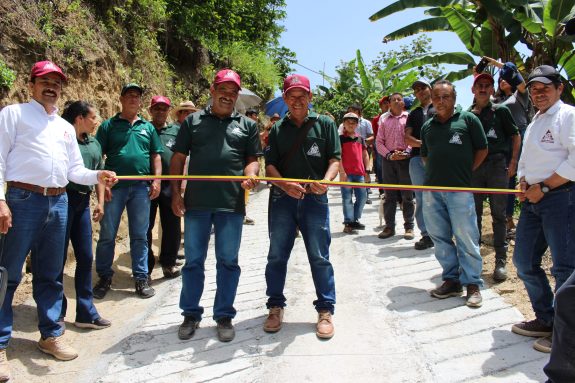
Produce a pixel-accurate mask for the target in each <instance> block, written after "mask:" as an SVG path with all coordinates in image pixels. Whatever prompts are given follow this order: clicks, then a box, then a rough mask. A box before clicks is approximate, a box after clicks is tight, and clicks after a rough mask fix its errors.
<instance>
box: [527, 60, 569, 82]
mask: <svg viewBox="0 0 575 383" xmlns="http://www.w3.org/2000/svg"><path fill="white" fill-rule="evenodd" d="M534 82H541V83H543V84H551V83H560V82H561V75H560V74H559V72H557V69H555V68H553V67H552V66H550V65H541V66H538V67H537V68H535V69H533V71H532V72H531V73H530V74H529V77H528V79H527V85H531V83H534Z"/></svg>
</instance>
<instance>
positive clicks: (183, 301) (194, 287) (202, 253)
mask: <svg viewBox="0 0 575 383" xmlns="http://www.w3.org/2000/svg"><path fill="white" fill-rule="evenodd" d="M243 222H244V215H243V214H241V213H232V212H223V211H216V212H212V211H207V210H188V211H186V213H185V215H184V252H185V255H186V264H185V265H184V267H183V268H182V292H181V294H180V308H181V309H182V315H184V316H189V317H192V318H194V319H195V320H197V321H200V320H201V319H202V314H203V313H204V308H203V307H202V306H200V298H201V297H202V293H203V291H204V280H205V274H204V270H205V269H204V264H205V262H206V257H207V255H208V243H209V241H210V231H211V228H212V225H213V226H214V236H215V241H216V242H215V250H216V297H215V299H214V320H216V321H217V320H218V319H221V318H233V317H235V316H236V309H235V308H234V300H235V298H236V291H237V290H238V282H239V280H240V273H241V269H240V266H239V265H238V253H239V251H240V242H241V239H242V227H243Z"/></svg>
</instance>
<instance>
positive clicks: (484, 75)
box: [473, 72, 495, 86]
mask: <svg viewBox="0 0 575 383" xmlns="http://www.w3.org/2000/svg"><path fill="white" fill-rule="evenodd" d="M481 79H487V80H489V81H491V84H492V85H493V84H495V80H494V79H493V76H492V75H490V74H489V73H486V72H483V73H480V74H477V75H475V77H474V78H473V86H475V83H476V82H477V81H479V80H481Z"/></svg>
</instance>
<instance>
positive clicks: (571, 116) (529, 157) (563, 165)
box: [517, 100, 575, 185]
mask: <svg viewBox="0 0 575 383" xmlns="http://www.w3.org/2000/svg"><path fill="white" fill-rule="evenodd" d="M553 173H557V174H559V175H560V176H561V177H563V178H567V179H569V180H571V181H575V107H573V106H571V105H567V104H564V103H563V102H562V101H561V100H559V101H557V102H556V103H555V104H553V106H551V107H550V108H549V109H548V110H547V111H546V112H545V113H541V112H537V114H536V115H535V117H533V121H531V124H529V126H528V127H527V130H526V131H525V138H524V141H523V150H522V152H521V158H520V159H519V165H518V169H517V175H518V176H519V177H525V181H527V183H528V184H530V185H532V184H535V183H538V182H541V181H543V180H545V179H547V178H548V177H549V176H551V175H552V174H553Z"/></svg>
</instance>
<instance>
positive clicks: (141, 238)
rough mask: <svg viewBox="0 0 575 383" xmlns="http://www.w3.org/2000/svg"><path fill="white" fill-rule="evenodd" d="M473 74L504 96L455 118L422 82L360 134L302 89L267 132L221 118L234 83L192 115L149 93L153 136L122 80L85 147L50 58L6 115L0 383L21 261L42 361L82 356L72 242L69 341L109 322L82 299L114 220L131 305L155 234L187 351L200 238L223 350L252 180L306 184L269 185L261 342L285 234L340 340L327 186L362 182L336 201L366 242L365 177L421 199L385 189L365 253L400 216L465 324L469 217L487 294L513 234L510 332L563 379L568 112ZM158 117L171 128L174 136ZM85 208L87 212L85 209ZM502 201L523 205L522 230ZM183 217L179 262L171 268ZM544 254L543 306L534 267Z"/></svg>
mask: <svg viewBox="0 0 575 383" xmlns="http://www.w3.org/2000/svg"><path fill="white" fill-rule="evenodd" d="M485 60H486V62H487V63H489V64H491V65H493V66H496V67H498V68H500V69H501V70H500V77H499V81H498V85H499V86H498V87H499V90H498V93H496V92H495V79H494V77H493V76H492V75H491V74H489V73H487V72H482V71H477V72H476V73H475V77H474V81H473V86H472V89H471V91H472V93H473V96H474V102H473V105H471V106H470V107H469V108H468V109H463V108H461V107H460V106H459V105H457V103H456V99H457V93H456V90H455V87H454V86H453V84H451V83H450V82H449V81H447V80H439V81H436V82H435V83H433V85H431V84H430V83H429V82H428V81H426V80H425V79H419V80H417V81H415V82H414V83H413V85H412V90H413V93H414V95H415V97H416V99H417V104H418V105H417V106H416V108H414V109H413V110H410V107H411V105H409V106H407V107H406V97H404V95H403V94H402V93H398V92H396V93H392V94H389V95H383V97H382V98H381V100H380V101H379V106H380V109H381V113H380V114H379V115H378V116H376V117H374V118H373V119H372V120H371V122H370V121H369V120H368V119H366V118H364V117H363V115H362V106H361V105H359V104H352V105H350V106H349V108H348V110H347V112H346V113H345V114H344V115H343V118H342V124H341V126H340V128H339V129H338V127H337V125H336V122H335V119H334V118H333V116H328V115H324V114H318V113H316V112H314V111H313V110H310V109H309V105H310V103H311V101H312V92H311V85H310V82H309V79H308V78H307V77H305V76H303V75H299V74H292V75H290V76H288V77H286V78H285V80H284V83H283V89H282V91H283V98H284V101H285V103H286V105H287V107H288V113H287V114H286V115H285V116H283V117H282V116H279V115H277V116H275V115H274V116H271V122H270V124H268V125H266V126H265V127H264V128H263V130H262V131H261V132H260V129H259V128H258V124H257V120H258V112H257V110H248V111H247V112H246V114H245V115H242V114H240V113H238V112H237V111H236V109H235V104H236V101H237V99H238V96H239V92H240V90H241V79H240V76H239V75H238V74H237V73H236V72H234V71H233V70H231V69H223V70H220V71H219V72H217V74H216V75H215V78H214V80H213V82H212V84H211V86H210V90H209V91H210V95H211V99H212V102H211V105H208V106H206V107H205V108H196V106H195V105H194V103H193V102H191V101H185V102H182V103H180V104H179V105H177V106H176V107H174V106H173V105H172V101H171V100H170V99H169V98H168V97H165V96H163V95H155V96H153V97H152V98H151V102H150V105H149V107H148V112H149V115H150V117H151V118H150V121H148V120H146V119H145V118H143V117H142V116H141V115H140V114H139V111H140V108H141V106H142V98H143V95H144V89H143V88H142V87H141V86H140V85H138V84H135V83H128V84H126V85H125V86H124V87H123V88H122V89H121V90H120V96H119V101H120V104H121V110H120V111H119V112H118V113H117V114H116V115H114V116H113V117H111V118H109V119H106V120H105V121H104V122H102V123H101V124H100V126H99V127H98V129H97V132H96V134H95V136H93V133H94V131H95V130H96V127H97V125H98V114H97V110H96V108H95V107H94V106H93V105H91V104H90V103H88V102H86V101H81V100H80V101H73V102H69V103H67V104H66V107H65V110H64V111H63V113H62V117H60V116H59V115H58V108H57V107H56V104H57V102H58V100H59V98H60V95H61V91H62V87H63V85H64V84H65V82H66V81H67V77H66V75H65V74H64V73H63V71H62V70H61V69H60V68H59V67H58V66H57V65H56V64H54V63H52V62H50V61H42V62H38V63H36V64H34V66H33V67H32V71H31V73H30V78H29V88H30V92H31V98H32V99H31V100H30V102H28V103H23V104H15V105H10V106H7V107H5V108H4V109H2V111H0V233H1V235H2V236H3V242H4V246H3V249H2V256H1V258H0V265H1V266H3V267H5V268H6V269H7V270H8V289H7V293H6V297H5V299H4V302H3V305H2V308H1V312H0V381H6V380H8V379H10V367H9V363H8V360H7V356H6V348H7V347H8V343H9V340H10V337H11V332H12V325H13V312H12V300H13V296H14V292H15V290H16V288H17V286H18V284H19V283H20V281H21V278H22V267H23V264H24V262H25V259H26V256H27V255H28V254H30V256H31V272H32V274H33V298H34V300H35V301H36V304H37V310H38V320H39V323H38V328H39V330H40V335H41V337H40V340H39V341H38V348H39V349H40V350H41V351H43V352H45V353H47V354H50V355H52V356H54V357H55V358H57V359H60V360H71V359H74V358H76V357H77V356H78V353H77V352H76V350H75V349H74V348H72V347H71V346H70V345H68V344H67V343H66V342H65V341H64V340H63V334H64V329H65V324H64V323H65V322H64V319H65V315H66V308H67V300H66V297H65V296H64V293H63V270H64V265H65V262H66V258H67V252H68V243H69V242H70V241H71V242H72V247H73V250H74V254H75V258H76V269H75V275H74V283H75V290H76V302H77V304H76V316H75V321H74V325H75V326H77V327H80V328H87V329H94V330H99V329H105V328H107V327H109V326H111V322H110V321H109V320H107V319H104V318H102V317H101V316H100V315H99V314H98V311H97V309H96V307H95V305H94V298H96V299H103V298H105V296H106V294H107V293H108V292H109V290H110V289H111V288H112V284H113V280H112V278H113V275H114V272H113V267H112V265H113V262H114V256H115V243H116V236H117V232H118V228H119V225H120V220H121V216H122V213H123V211H124V210H126V212H127V218H128V226H129V237H130V256H131V261H132V263H131V268H132V275H133V278H134V284H135V293H136V294H137V296H139V297H141V298H150V297H152V296H154V294H155V291H154V288H153V287H152V286H151V271H152V269H153V268H154V266H155V262H156V256H155V254H154V253H153V251H152V230H153V228H154V225H155V221H156V216H157V212H158V210H159V217H160V224H161V228H162V230H161V233H162V234H161V239H160V246H159V249H160V253H159V255H158V259H159V263H160V265H161V268H162V272H163V275H164V277H166V278H176V277H179V276H180V275H181V278H182V289H181V295H180V309H181V310H182V316H183V322H182V323H181V325H180V326H179V328H178V337H179V338H180V339H183V340H187V339H191V338H192V337H193V336H194V334H195V330H196V329H197V328H198V327H199V324H200V322H201V320H202V316H203V314H204V308H203V307H202V306H201V305H200V300H201V297H202V293H203V290H204V283H205V268H204V263H205V260H206V257H207V249H208V242H209V241H210V236H211V234H213V235H214V242H215V257H216V295H215V298H214V304H213V319H214V320H215V321H216V323H217V327H216V331H217V337H218V339H219V340H220V341H222V342H229V341H232V340H233V339H234V337H235V330H234V326H233V323H232V322H233V319H234V317H235V315H236V310H235V308H234V300H235V296H236V292H237V288H238V283H239V278H240V274H241V269H240V266H239V263H238V254H239V249H240V245H241V238H242V229H243V225H244V224H246V223H248V224H249V223H250V222H249V221H248V218H247V217H246V205H247V196H248V195H249V191H250V190H253V189H254V188H255V187H256V186H257V185H258V183H259V179H258V175H260V174H261V173H260V170H261V169H260V167H261V166H263V167H264V168H265V174H266V175H267V176H269V177H274V178H280V179H281V178H290V179H297V180H305V182H295V181H275V182H273V183H272V184H271V188H270V192H269V193H270V197H269V210H268V233H269V239H270V245H269V252H268V256H267V264H266V268H265V280H266V286H267V287H266V295H267V296H268V300H267V308H268V314H267V316H266V319H265V321H264V323H263V330H264V331H266V332H270V333H274V332H278V331H280V330H281V328H282V323H283V316H284V310H285V308H286V301H287V298H286V296H285V295H284V286H285V281H286V274H287V264H288V261H289V258H290V254H291V251H292V249H293V246H294V242H295V238H296V236H298V235H301V237H302V239H303V241H304V244H305V248H306V251H307V255H308V260H309V263H310V267H311V275H312V278H313V282H314V286H315V292H316V296H317V299H316V300H314V302H313V305H314V308H315V310H316V311H317V322H316V324H315V332H316V335H317V337H319V338H322V339H329V338H331V337H333V336H334V334H335V327H334V322H333V315H334V308H335V304H336V288H335V279H334V269H333V265H332V263H331V262H330V243H331V232H330V214H329V204H328V197H327V193H326V192H327V190H328V185H327V183H328V182H330V181H332V180H334V179H335V178H336V177H338V176H339V180H340V181H349V182H353V183H355V184H356V185H355V186H354V187H351V186H350V187H342V188H341V194H342V201H343V203H342V206H343V216H344V222H343V225H344V229H343V230H344V232H345V233H346V234H354V233H357V231H356V230H362V229H365V225H363V224H362V223H361V221H360V220H361V217H362V211H363V208H364V205H365V204H366V203H371V199H370V196H369V194H370V193H371V191H370V189H369V187H368V185H365V186H363V185H361V184H365V183H367V184H369V183H370V182H371V179H370V170H372V168H373V173H375V179H376V181H377V182H378V183H383V184H393V185H421V186H422V189H421V190H417V191H415V192H414V191H412V190H405V189H402V188H401V187H399V189H401V190H395V189H393V188H389V189H386V190H382V189H379V192H380V200H381V201H382V202H381V203H382V218H383V220H384V221H385V226H384V228H383V230H382V232H381V233H379V235H378V237H379V238H381V239H384V240H385V239H387V238H390V237H393V236H395V235H396V228H395V226H396V225H395V224H396V222H395V219H396V211H397V207H398V205H399V206H400V207H401V210H402V216H403V225H404V230H403V233H404V234H403V236H404V238H405V239H407V240H413V239H415V238H414V226H415V224H417V226H418V228H419V230H420V232H421V238H420V239H419V240H418V241H417V242H415V244H414V247H415V249H417V250H424V249H429V248H432V247H434V251H435V256H436V258H437V261H438V262H439V264H440V265H441V267H442V270H443V272H442V284H441V285H440V286H438V287H437V288H434V289H433V290H431V291H430V294H431V296H432V297H435V298H438V299H444V298H448V297H452V296H459V295H461V294H462V293H463V289H464V288H465V289H466V301H465V302H466V305H467V306H469V307H473V308H478V307H480V306H481V305H482V296H481V288H482V286H483V280H482V279H481V273H482V258H481V255H480V252H479V248H480V244H481V225H482V222H481V218H482V215H483V213H482V212H483V205H484V201H485V199H486V198H488V199H489V206H490V213H491V216H492V220H493V245H494V249H495V259H496V262H495V263H496V266H495V270H494V273H493V277H494V280H496V281H503V280H505V279H506V278H507V270H506V262H507V253H508V243H507V239H508V237H509V236H510V235H513V234H514V235H515V236H516V245H515V250H514V253H513V262H514V264H515V266H516V268H517V273H518V276H519V278H520V279H521V280H522V281H523V282H524V284H525V288H526V290H527V292H528V295H529V298H530V300H531V304H532V308H533V311H534V313H535V319H534V320H531V321H525V322H522V323H517V324H515V325H513V326H512V331H513V332H515V333H517V334H520V335H525V336H531V337H536V338H537V340H536V342H535V344H534V348H535V349H537V350H539V351H543V352H551V358H550V362H549V363H548V365H547V366H546V367H545V372H546V373H547V375H548V376H549V382H556V383H557V382H572V381H575V365H574V363H573V360H572V356H571V355H572V354H571V353H570V351H572V350H573V349H574V343H573V339H575V318H574V316H575V307H574V304H573V302H575V299H574V298H575V297H574V295H575V290H574V289H575V273H574V271H575V257H574V256H573V254H575V253H574V250H575V249H574V248H573V246H574V245H573V243H574V241H573V238H574V234H575V225H573V216H574V213H575V211H574V209H575V202H574V201H575V198H574V197H575V195H574V193H575V187H574V186H573V181H574V180H575V107H573V106H570V105H567V104H564V103H563V102H562V101H561V99H560V97H561V94H562V92H563V84H562V82H561V76H560V74H559V73H558V72H557V70H556V69H555V68H553V67H551V66H547V65H542V66H539V67H537V68H535V69H534V70H533V71H532V73H530V75H529V77H528V78H527V81H524V79H523V77H522V76H521V74H520V73H519V71H518V70H517V68H516V67H515V65H513V64H512V63H500V62H498V61H497V60H494V59H490V58H485ZM535 112H536V113H535ZM170 114H171V115H172V118H173V120H174V122H173V123H168V119H169V116H170ZM370 156H371V157H373V160H371V159H370ZM262 159H263V160H262ZM372 165H373V166H372ZM185 174H193V175H199V176H202V175H222V176H245V177H246V178H245V179H244V180H242V181H241V182H209V181H201V180H194V181H192V182H184V181H183V177H182V178H178V179H174V180H172V181H166V180H160V179H159V178H157V177H158V176H160V175H178V176H181V175H185ZM118 176H123V177H124V178H122V179H121V180H118V178H117V177H118ZM142 177H144V178H142ZM5 184H6V185H7V188H6V189H5V187H4V186H5ZM94 185H95V186H94ZM435 186H447V187H451V188H453V189H454V190H456V189H457V188H469V187H475V188H488V189H493V188H496V189H505V188H513V189H515V188H517V192H516V193H515V194H514V193H508V194H509V196H507V195H504V194H497V193H491V194H489V193H488V194H480V193H475V194H474V193H471V192H468V191H461V190H459V191H457V190H456V191H453V190H450V191H430V190H426V187H428V188H431V189H433V187H435ZM92 193H95V194H96V197H95V201H96V202H95V205H94V208H93V210H92V212H90V200H91V195H92ZM515 195H517V197H518V199H519V201H520V202H521V211H520V215H519V221H518V224H517V227H516V228H515V227H514V226H515V225H514V223H513V209H514V207H515V198H514V197H515ZM510 217H511V219H510ZM182 218H183V242H184V258H185V263H184V265H183V267H181V269H180V267H179V266H181V262H180V260H179V258H178V251H179V249H180V244H181V237H182V225H181V222H182ZM92 220H93V221H94V222H98V223H99V224H100V234H99V238H98V242H97V246H96V254H95V265H96V273H97V275H98V281H97V282H96V283H95V284H94V285H93V286H92V278H91V275H92V263H93V262H94V256H93V253H92V224H91V221H92ZM251 223H253V221H252V222H251ZM514 230H516V231H515V232H514ZM548 248H549V249H550V251H551V258H552V262H553V267H552V268H551V274H552V275H553V277H554V278H555V282H556V283H555V291H556V294H554V292H553V290H552V288H551V286H550V283H549V281H548V279H547V277H546V274H545V272H544V271H543V269H542V267H541V263H542V257H543V255H544V253H545V251H546V250H547V249H548Z"/></svg>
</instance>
